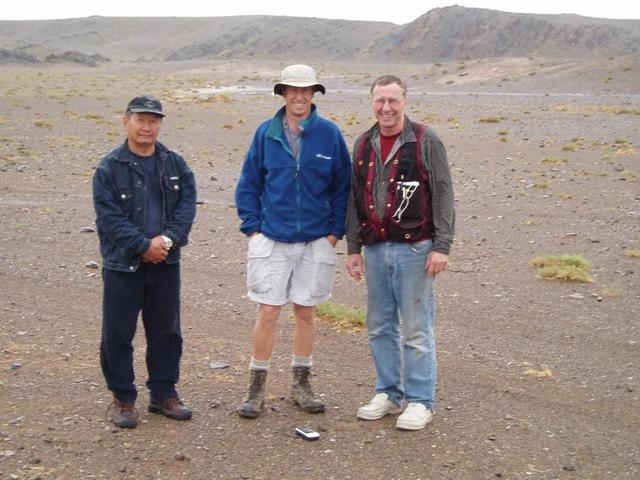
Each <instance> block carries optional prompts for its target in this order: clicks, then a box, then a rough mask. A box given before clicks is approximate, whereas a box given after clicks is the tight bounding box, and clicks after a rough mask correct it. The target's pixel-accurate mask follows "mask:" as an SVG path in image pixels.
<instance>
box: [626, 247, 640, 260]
mask: <svg viewBox="0 0 640 480" xmlns="http://www.w3.org/2000/svg"><path fill="white" fill-rule="evenodd" d="M624 254H625V255H626V256H627V257H631V258H640V250H633V249H629V250H626V251H625V252H624Z"/></svg>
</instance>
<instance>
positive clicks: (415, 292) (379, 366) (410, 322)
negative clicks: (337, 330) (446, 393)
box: [364, 240, 437, 409]
mask: <svg viewBox="0 0 640 480" xmlns="http://www.w3.org/2000/svg"><path fill="white" fill-rule="evenodd" d="M431 243H432V242H431V240H424V241H421V242H415V243H400V242H380V243H376V244H374V245H370V246H366V247H365V251H364V261H365V272H366V281H367V298H368V300H367V328H368V331H369V346H370V347H371V353H372V355H373V362H374V364H375V367H376V373H377V380H376V392H377V393H382V392H384V393H386V394H387V395H388V396H389V400H392V401H393V402H395V403H397V404H400V403H401V402H402V399H403V398H406V400H407V401H409V402H419V403H422V404H424V405H425V406H426V407H427V408H429V409H433V406H434V400H435V389H436V367H437V365H436V345H435V337H434V323H435V303H434V295H433V287H434V282H435V278H434V277H428V276H427V272H426V270H425V264H426V261H427V256H428V254H429V252H430V250H431ZM400 318H401V319H402V336H401V334H400ZM403 362H404V372H403Z"/></svg>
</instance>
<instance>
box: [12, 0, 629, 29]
mask: <svg viewBox="0 0 640 480" xmlns="http://www.w3.org/2000/svg"><path fill="white" fill-rule="evenodd" d="M455 3H457V4H458V5H462V6H465V7H476V8H489V9H493V10H502V11H505V12H524V13H575V14H578V15H584V16H588V17H604V18H628V19H640V1H638V0H605V1H588V0H575V1H574V0H570V1H561V0H524V1H518V0H507V1H500V0H469V1H465V0H458V1H457V2H456V1H455V0H451V1H429V0H423V1H420V0H392V1H387V2H382V1H372V0H367V1H358V0H315V1H309V0H248V1H246V0H245V1H238V0H236V1H234V0H218V1H215V2H214V1H211V0H209V1H207V0H177V1H166V2H165V1H158V0H153V1H150V0H134V1H131V0H99V1H90V0H85V1H82V0H3V1H2V7H0V19H2V20H39V19H54V18H79V17H88V16H90V15H101V16H106V17H116V16H117V17H149V16H161V17H172V16H175V17H213V16H227V15H286V16H300V17H320V18H341V19H347V20H376V21H389V22H393V23H397V24H405V23H409V22H411V21H413V20H415V19H416V18H418V17H419V16H420V15H422V14H424V13H426V12H428V11H429V10H431V9H432V8H436V7H443V6H447V5H453V4H455Z"/></svg>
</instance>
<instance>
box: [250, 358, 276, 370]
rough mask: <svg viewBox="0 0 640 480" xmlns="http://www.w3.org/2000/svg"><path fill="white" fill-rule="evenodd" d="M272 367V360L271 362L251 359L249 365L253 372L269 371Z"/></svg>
mask: <svg viewBox="0 0 640 480" xmlns="http://www.w3.org/2000/svg"><path fill="white" fill-rule="evenodd" d="M270 366H271V359H269V360H256V359H255V358H253V357H251V363H249V368H250V369H251V370H269V367H270Z"/></svg>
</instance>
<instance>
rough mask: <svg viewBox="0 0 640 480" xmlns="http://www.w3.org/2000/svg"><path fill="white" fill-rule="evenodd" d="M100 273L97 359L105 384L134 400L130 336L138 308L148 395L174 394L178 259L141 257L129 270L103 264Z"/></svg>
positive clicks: (179, 353)
mask: <svg viewBox="0 0 640 480" xmlns="http://www.w3.org/2000/svg"><path fill="white" fill-rule="evenodd" d="M102 278H103V281H104V295H103V304H102V308H103V317H102V341H101V343H100V364H101V366H102V373H103V374H104V377H105V380H106V381H107V387H108V388H109V390H111V391H112V392H113V394H114V395H115V396H116V398H118V400H120V401H122V402H125V403H133V402H134V401H135V400H136V397H137V391H136V386H135V384H134V373H133V337H134V335H135V333H136V326H137V323H138V314H139V313H140V312H141V311H142V323H143V324H144V331H145V336H146V339H147V355H146V360H147V371H148V373H149V377H148V380H147V388H148V389H149V391H150V394H151V400H153V401H161V400H164V399H166V398H170V397H174V396H176V395H177V394H176V390H175V384H176V383H177V382H178V377H179V375H180V357H181V356H182V335H181V333H180V264H178V263H174V264H171V265H169V264H167V263H164V262H163V263H159V264H152V263H142V264H141V265H140V268H138V270H137V271H136V272H131V273H125V272H117V271H114V270H107V269H103V271H102Z"/></svg>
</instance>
